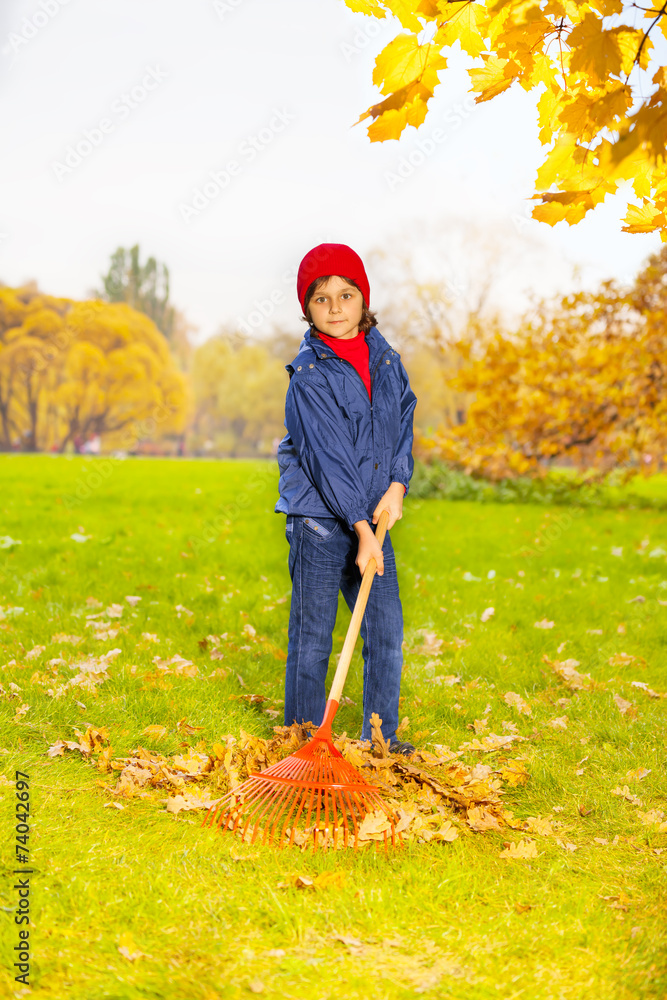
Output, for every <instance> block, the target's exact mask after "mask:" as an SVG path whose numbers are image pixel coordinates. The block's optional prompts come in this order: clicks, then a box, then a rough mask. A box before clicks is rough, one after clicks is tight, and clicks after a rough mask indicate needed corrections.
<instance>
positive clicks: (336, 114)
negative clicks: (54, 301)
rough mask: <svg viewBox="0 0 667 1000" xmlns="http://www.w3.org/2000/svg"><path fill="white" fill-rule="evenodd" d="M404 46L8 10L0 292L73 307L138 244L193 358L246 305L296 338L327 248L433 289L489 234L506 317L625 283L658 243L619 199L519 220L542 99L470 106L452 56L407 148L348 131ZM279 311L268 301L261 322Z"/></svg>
mask: <svg viewBox="0 0 667 1000" xmlns="http://www.w3.org/2000/svg"><path fill="white" fill-rule="evenodd" d="M216 8H217V9H216ZM25 19H27V21H26V20H25ZM43 22H47V23H43ZM34 25H37V27H36V28H35V27H34ZM399 30H400V25H399V24H398V22H397V21H389V20H387V21H386V22H384V23H383V22H377V21H374V20H371V19H369V18H365V17H363V15H360V14H353V13H352V12H351V11H350V10H349V9H348V8H347V7H346V6H345V5H344V4H343V2H342V0H317V2H314V0H280V2H276V0H217V4H216V2H215V0H189V2H187V3H186V2H185V0H181V2H180V3H179V2H178V0H68V2H66V3H64V4H63V3H62V0H26V2H23V0H3V3H2V6H1V7H0V94H1V100H2V122H3V140H4V141H3V143H2V150H1V152H0V191H1V196H0V234H1V236H0V280H2V281H4V282H5V283H7V284H10V285H14V284H19V283H21V282H22V281H24V280H27V279H29V278H36V279H37V280H38V282H39V284H40V287H42V288H43V289H44V291H46V292H49V293H51V294H54V295H67V296H71V297H73V298H82V297H85V296H86V295H87V294H88V293H89V292H90V290H91V289H92V288H94V287H99V285H100V275H101V274H102V273H103V272H104V271H106V269H107V266H108V261H109V256H110V254H111V253H112V252H113V251H114V250H115V249H116V247H118V246H119V245H122V246H131V245H132V244H134V243H136V242H138V243H139V244H140V247H141V252H142V258H144V259H145V258H146V257H147V256H149V255H153V256H155V257H157V258H158V259H159V260H162V261H164V262H166V263H167V264H168V266H169V268H170V272H171V277H172V301H173V302H174V303H175V304H176V305H178V306H179V308H181V309H182V310H183V311H184V312H185V314H186V315H187V317H188V318H189V319H190V320H191V321H192V322H193V323H195V324H196V325H197V326H198V327H199V334H198V337H197V339H198V340H202V339H204V338H205V337H207V336H210V335H211V334H212V333H213V332H215V330H216V329H217V328H218V327H219V325H220V324H221V323H223V322H227V323H234V322H236V321H238V320H239V319H245V320H246V321H247V320H248V318H249V317H250V315H251V314H252V313H253V311H255V319H257V318H258V314H257V311H256V303H257V302H264V303H265V306H264V309H265V312H268V313H270V315H269V319H268V321H267V322H265V323H264V329H268V328H269V326H270V324H271V323H272V322H274V321H275V322H278V323H282V324H283V325H285V326H286V327H287V328H292V329H294V330H295V332H299V331H300V330H302V329H303V328H304V325H303V324H302V323H301V322H300V319H299V317H300V314H301V310H300V307H299V305H298V301H297V298H296V290H295V280H294V277H295V274H296V266H297V265H298V262H299V260H300V259H301V257H302V256H303V255H304V253H306V251H307V250H309V249H310V248H311V247H312V246H314V245H316V244H317V243H321V242H325V241H332V242H340V243H347V244H349V245H350V246H352V247H354V249H355V250H357V252H358V253H359V254H360V255H361V256H362V258H365V257H366V255H368V254H370V252H371V251H372V250H375V249H377V248H383V249H385V250H386V251H388V252H389V253H392V252H394V251H396V252H403V251H404V250H405V248H406V246H407V245H409V244H410V243H413V244H414V246H415V248H416V252H417V253H418V254H419V255H420V260H421V261H422V263H421V264H420V265H419V267H420V268H423V269H424V274H426V271H428V270H430V272H431V275H430V276H434V275H437V274H440V275H447V274H449V273H451V268H452V266H454V267H458V266H462V267H463V268H464V269H465V264H466V263H468V264H469V265H470V266H472V256H471V258H470V261H467V262H466V261H463V262H462V261H461V251H460V250H457V249H456V247H455V241H454V240H453V238H452V241H451V243H450V239H449V233H454V232H458V233H459V234H460V233H461V231H462V230H463V231H464V232H465V230H466V228H467V227H468V226H470V228H471V231H472V230H473V229H474V230H475V231H476V232H479V231H481V232H482V233H484V232H489V233H490V234H492V235H493V238H494V240H499V241H500V245H501V247H502V246H503V245H505V244H506V249H505V251H504V253H505V255H507V258H508V263H509V264H510V265H511V264H512V262H514V263H515V264H516V266H515V267H514V271H513V274H512V276H511V279H510V278H508V279H507V280H504V281H503V282H502V286H501V288H500V289H499V294H501V295H504V296H505V299H506V303H507V304H508V305H509V307H510V308H511V306H512V305H516V304H517V303H519V302H520V301H523V299H522V296H521V291H522V289H523V288H524V287H525V288H533V289H535V290H537V291H538V292H544V293H551V292H552V291H553V290H556V289H557V288H563V290H565V288H570V287H572V278H571V263H570V262H578V263H579V264H580V265H581V271H580V279H579V280H580V281H581V282H582V283H583V284H584V285H587V286H594V285H595V284H596V283H597V282H598V281H599V280H601V279H603V278H606V277H611V276H617V277H619V278H621V279H625V280H629V279H630V278H631V277H632V275H633V274H634V273H635V272H636V271H637V270H638V268H639V267H640V266H641V264H642V262H643V261H644V260H645V259H646V257H647V256H648V255H649V253H652V252H655V251H656V250H658V249H659V248H660V246H661V243H660V238H659V236H658V235H657V234H651V235H647V236H637V235H629V234H626V233H621V232H620V225H621V223H620V221H619V219H620V218H621V217H622V215H623V214H624V204H625V200H626V199H625V198H623V197H621V196H620V195H617V196H615V197H614V198H608V199H607V201H606V202H605V203H604V204H603V205H601V206H599V207H598V208H597V209H596V210H595V211H594V212H593V213H589V215H588V216H587V217H586V219H585V220H584V221H583V222H581V223H580V224H579V225H578V226H576V227H570V226H568V225H567V223H559V224H558V225H557V226H556V227H555V228H551V227H550V226H547V225H545V224H541V223H536V222H535V221H527V220H528V218H529V215H530V210H531V208H532V205H533V204H534V203H533V202H531V201H529V200H528V197H529V196H530V195H531V194H532V191H533V182H534V178H535V172H536V169H537V167H538V166H539V164H540V162H541V160H542V156H543V152H542V149H541V147H540V145H539V142H538V139H537V127H536V111H535V101H536V98H535V97H532V96H531V95H528V94H526V93H525V92H524V91H523V90H521V89H516V91H515V90H512V91H511V92H510V93H506V94H503V95H501V97H499V98H496V99H495V100H493V101H490V102H485V103H483V104H481V105H476V106H474V105H473V103H472V98H471V97H470V96H469V95H467V75H466V74H465V73H464V72H463V69H462V63H461V60H460V58H459V57H457V56H455V55H454V56H451V57H450V66H451V67H453V68H452V69H451V70H446V71H444V72H443V73H441V75H440V79H441V81H442V82H441V84H440V85H439V87H438V88H437V89H436V91H435V96H434V98H433V100H432V101H431V104H430V108H431V110H430V111H429V114H428V115H427V118H426V121H425V123H424V125H423V126H422V127H421V128H420V130H419V131H418V132H417V131H416V130H415V129H413V128H411V127H408V128H407V129H406V130H405V132H404V133H403V136H402V137H401V139H400V140H390V141H388V142H385V143H371V142H370V140H369V139H368V137H367V134H366V125H367V122H363V123H361V124H360V125H356V126H354V127H352V126H353V123H354V122H355V121H356V120H357V118H358V117H359V115H360V113H361V112H362V111H364V110H365V109H366V108H367V107H369V106H370V105H371V104H373V103H375V102H377V101H378V100H379V99H380V96H379V92H378V91H377V89H376V88H375V87H373V85H372V82H371V73H372V69H373V63H374V59H375V56H376V54H377V53H378V52H379V51H380V49H381V48H382V47H383V45H384V44H386V42H387V41H389V40H390V39H391V38H392V37H393V36H394V35H395V34H396V33H397V31H399ZM30 33H32V34H33V36H34V37H31V38H29V40H27V41H25V42H23V41H17V37H16V36H19V38H20V36H21V35H26V34H30ZM15 50H16V51H15ZM149 70H153V76H152V78H150V79H149V81H148V82H149V83H150V84H151V86H152V87H153V89H152V90H150V91H144V92H143V95H142V91H141V90H139V91H138V92H136V93H135V98H137V99H134V100H133V98H132V96H130V103H131V105H133V106H128V105H127V104H126V103H125V98H124V96H123V95H124V94H128V93H129V94H130V95H131V92H132V90H133V88H136V87H140V88H141V86H142V80H143V79H144V77H146V74H147V72H148V71H149ZM142 97H143V99H142ZM276 112H280V113H281V115H282V118H283V119H285V118H287V121H286V122H285V121H281V120H280V118H277V117H276ZM102 119H106V120H107V123H106V125H105V128H106V129H107V131H106V132H103V131H100V132H99V135H98V138H100V140H101V141H99V143H98V144H97V145H96V146H95V147H94V148H93V149H92V151H91V152H90V153H89V155H86V156H85V157H83V158H82V159H81V162H80V163H79V164H78V165H77V166H75V167H74V168H73V169H71V170H70V171H69V172H67V173H64V171H62V170H61V171H60V173H61V175H62V176H60V177H58V176H56V170H55V167H54V164H56V163H58V162H60V163H62V162H63V161H64V160H65V155H66V151H67V147H68V146H70V145H76V144H77V143H79V142H80V141H81V140H83V139H84V138H85V132H86V130H88V131H89V132H90V130H93V129H96V128H99V124H100V121H101V120H102ZM272 126H280V131H278V130H277V129H276V128H275V127H273V128H272ZM438 128H441V129H442V131H443V133H444V140H443V141H442V142H441V143H440V144H434V148H433V152H432V153H431V154H430V155H429V156H428V157H426V158H425V161H424V162H423V163H422V164H421V165H420V166H418V167H416V168H415V169H413V170H412V173H411V175H410V176H409V177H408V178H407V179H405V180H404V181H402V182H401V183H399V184H396V185H394V186H393V187H392V185H391V184H390V183H389V182H388V180H387V174H388V173H395V172H396V171H397V168H398V166H399V163H400V161H401V159H402V158H404V157H407V156H408V155H409V154H410V153H411V152H413V151H414V150H416V148H417V143H418V142H425V141H426V140H427V139H428V138H430V137H431V136H432V133H433V131H434V130H435V129H438ZM262 130H265V131H262ZM253 136H260V150H259V151H256V152H255V154H254V157H253V158H252V159H250V153H249V152H248V150H249V149H250V144H251V142H252V138H253ZM262 141H263V144H262ZM231 160H236V162H237V163H238V164H239V168H238V171H237V173H236V174H235V175H233V176H230V178H229V183H228V184H227V186H226V187H225V188H224V190H222V191H220V190H219V189H218V190H217V193H216V192H213V193H214V196H213V197H210V198H208V200H207V201H206V204H205V207H204V208H202V209H201V210H200V211H199V213H198V214H197V215H196V216H193V217H191V219H190V221H189V222H186V221H185V220H184V218H183V210H182V206H183V205H187V204H190V205H191V204H192V203H193V198H194V193H195V189H196V188H198V187H199V188H201V187H202V186H203V185H205V184H206V182H207V181H210V177H209V172H211V171H214V172H216V171H220V170H224V168H225V165H226V164H228V163H229V162H230V161H231ZM209 191H212V189H209ZM535 240H537V241H539V243H541V244H543V247H544V249H543V251H542V252H537V251H535V249H534V241H535ZM522 242H523V244H524V250H525V253H524V252H523V251H522V250H521V246H520V245H521V244H522ZM517 248H518V249H517ZM501 252H503V251H502V250H501ZM519 261H522V263H521V264H520V265H519V264H518V262H519ZM531 263H532V265H533V266H532V267H531V266H530V265H531ZM376 266H377V267H379V266H380V265H379V264H378V265H376ZM468 270H469V271H470V267H469V268H468ZM509 270H510V271H511V270H512V268H511V266H510V268H509ZM470 273H471V277H469V278H468V282H469V283H470V282H472V285H473V286H474V283H475V280H476V275H475V270H474V267H473V268H472V271H471V272H470ZM382 278H383V276H382V275H381V274H378V273H375V272H374V271H373V270H371V269H370V268H369V279H370V286H371V306H372V307H374V308H376V309H377V310H378V313H379V314H380V315H379V319H378V325H379V327H380V329H381V328H382V323H381V308H382V305H383V304H387V302H388V298H389V297H390V295H391V289H390V287H389V288H388V287H387V282H386V281H384V282H383V280H382ZM480 280H481V276H480ZM374 287H375V288H376V289H377V290H378V291H379V290H380V289H382V292H381V298H380V300H378V299H377V297H376V299H375V300H374V298H373V289H374ZM473 291H474V287H473ZM272 293H273V294H274V298H278V299H280V301H279V302H278V303H277V304H276V305H274V306H269V305H268V302H267V300H269V298H270V296H271V294H272Z"/></svg>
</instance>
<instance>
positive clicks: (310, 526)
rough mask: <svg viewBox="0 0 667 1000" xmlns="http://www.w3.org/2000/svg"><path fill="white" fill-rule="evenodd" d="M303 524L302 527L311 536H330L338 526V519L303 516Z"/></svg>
mask: <svg viewBox="0 0 667 1000" xmlns="http://www.w3.org/2000/svg"><path fill="white" fill-rule="evenodd" d="M303 524H304V529H306V530H307V531H308V532H309V534H310V535H311V536H312V537H316V538H321V539H325V538H331V536H332V535H335V534H336V532H337V531H338V530H339V528H340V521H339V520H338V518H337V517H319V518H318V519H317V520H315V518H314V517H304V519H303Z"/></svg>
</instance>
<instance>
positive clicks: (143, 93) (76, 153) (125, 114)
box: [51, 66, 168, 182]
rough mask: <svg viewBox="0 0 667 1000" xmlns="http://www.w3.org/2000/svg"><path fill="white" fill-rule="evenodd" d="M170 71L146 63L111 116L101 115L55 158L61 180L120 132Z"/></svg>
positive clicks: (55, 166)
mask: <svg viewBox="0 0 667 1000" xmlns="http://www.w3.org/2000/svg"><path fill="white" fill-rule="evenodd" d="M167 75H168V74H167V73H166V72H165V71H164V70H163V69H160V67H159V66H146V68H145V71H144V74H143V76H142V78H141V80H140V81H139V83H136V84H135V85H134V86H133V87H131V88H130V89H129V90H126V91H124V92H123V93H122V94H121V95H120V96H119V97H117V98H116V99H115V101H114V102H113V103H112V105H111V112H110V114H111V117H109V116H105V117H104V118H100V120H99V121H98V122H97V124H96V125H94V126H93V127H92V128H88V129H84V130H83V134H82V135H81V137H80V138H79V139H77V140H75V141H74V142H72V143H70V144H69V146H67V148H66V150H65V153H64V156H63V157H62V159H61V160H52V161H51V169H52V170H53V173H54V175H55V176H56V178H57V179H58V181H61V182H62V181H63V180H64V179H65V178H66V177H69V175H70V174H72V173H73V172H74V171H75V170H76V169H77V167H79V166H81V164H82V163H83V162H84V160H86V159H87V158H88V157H89V156H90V155H91V153H93V152H94V151H95V150H96V149H98V148H99V147H100V146H101V145H102V143H103V142H104V140H105V139H106V137H107V136H108V135H111V133H112V132H115V131H116V128H117V126H118V124H119V123H120V122H124V121H127V119H128V118H129V117H130V115H131V114H132V113H133V112H134V111H136V109H137V108H139V107H141V105H142V104H143V103H144V101H145V100H146V99H147V98H148V97H149V95H150V94H152V93H153V92H154V91H156V90H157V89H158V87H160V86H161V84H162V83H163V82H164V80H166V78H167Z"/></svg>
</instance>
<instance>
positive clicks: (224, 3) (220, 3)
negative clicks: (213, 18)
mask: <svg viewBox="0 0 667 1000" xmlns="http://www.w3.org/2000/svg"><path fill="white" fill-rule="evenodd" d="M211 3H212V4H213V10H214V11H215V12H216V14H217V15H218V18H219V19H220V20H221V21H224V19H225V17H226V16H227V15H228V14H233V13H234V11H235V10H238V9H239V7H242V6H243V4H244V3H245V0H211Z"/></svg>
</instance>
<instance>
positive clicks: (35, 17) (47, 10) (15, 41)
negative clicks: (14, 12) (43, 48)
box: [2, 0, 70, 56]
mask: <svg viewBox="0 0 667 1000" xmlns="http://www.w3.org/2000/svg"><path fill="white" fill-rule="evenodd" d="M68 3H70V0H39V6H38V7H37V9H36V10H34V11H33V12H32V14H31V15H30V16H29V17H24V18H23V20H22V21H21V24H20V25H19V26H18V28H17V29H16V31H10V32H9V34H8V35H7V38H6V40H5V44H4V45H3V46H2V54H3V56H4V55H7V54H8V53H9V52H13V53H14V54H16V53H18V52H20V51H21V49H23V47H24V46H25V45H28V44H29V43H30V42H31V41H32V40H33V38H36V37H37V35H38V34H39V33H40V31H42V29H43V28H45V27H46V26H47V24H50V23H51V21H52V20H53V18H54V17H56V15H57V14H59V13H60V10H61V9H62V8H63V7H66V6H67V4H68Z"/></svg>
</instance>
